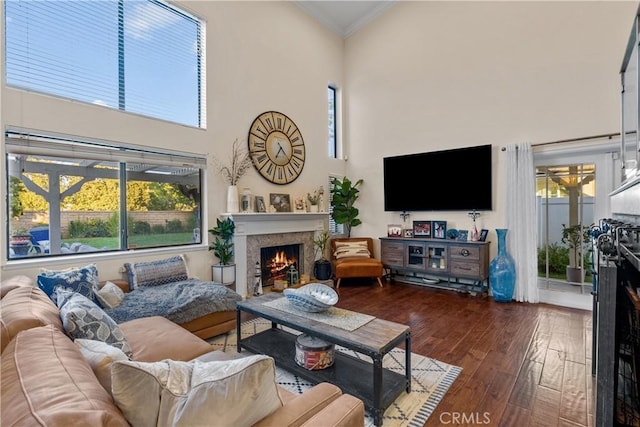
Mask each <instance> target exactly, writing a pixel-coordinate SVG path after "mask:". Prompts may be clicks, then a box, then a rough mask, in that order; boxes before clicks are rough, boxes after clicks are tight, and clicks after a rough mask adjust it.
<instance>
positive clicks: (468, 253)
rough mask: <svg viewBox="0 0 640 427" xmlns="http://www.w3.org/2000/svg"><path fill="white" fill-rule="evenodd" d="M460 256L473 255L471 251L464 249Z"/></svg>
mask: <svg viewBox="0 0 640 427" xmlns="http://www.w3.org/2000/svg"><path fill="white" fill-rule="evenodd" d="M460 255H462V256H469V255H471V252H469V249H463V250H461V251H460Z"/></svg>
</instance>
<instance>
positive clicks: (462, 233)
mask: <svg viewBox="0 0 640 427" xmlns="http://www.w3.org/2000/svg"><path fill="white" fill-rule="evenodd" d="M468 238H469V230H458V237H457V238H456V240H461V241H463V242H466V241H467V239H468Z"/></svg>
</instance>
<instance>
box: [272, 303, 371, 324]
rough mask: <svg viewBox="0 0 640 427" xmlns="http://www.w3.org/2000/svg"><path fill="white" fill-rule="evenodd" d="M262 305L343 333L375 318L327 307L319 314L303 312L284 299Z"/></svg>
mask: <svg viewBox="0 0 640 427" xmlns="http://www.w3.org/2000/svg"><path fill="white" fill-rule="evenodd" d="M264 305H266V306H268V307H271V308H275V309H276V310H280V311H284V312H287V313H292V314H295V315H298V316H302V317H305V318H307V319H311V320H315V321H316V322H321V323H324V324H327V325H329V326H333V327H335V328H340V329H344V330H345V331H355V330H356V329H358V328H359V327H361V326H364V325H366V324H367V323H369V322H371V321H372V320H373V319H375V317H373V316H369V315H368V314H363V313H357V312H355V311H350V310H345V309H343V308H338V307H329V309H328V310H325V311H321V312H319V313H312V312H309V311H303V310H299V309H297V308H296V307H294V306H293V305H291V303H290V302H289V300H288V299H287V298H286V297H281V298H277V299H274V300H273V301H268V302H265V303H264Z"/></svg>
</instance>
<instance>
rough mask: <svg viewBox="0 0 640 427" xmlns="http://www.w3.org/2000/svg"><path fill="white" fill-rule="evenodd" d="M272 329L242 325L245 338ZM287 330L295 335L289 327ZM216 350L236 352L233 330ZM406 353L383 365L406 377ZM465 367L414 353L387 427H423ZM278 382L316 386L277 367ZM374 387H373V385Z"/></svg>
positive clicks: (217, 341) (397, 351) (216, 341)
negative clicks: (408, 382) (408, 386)
mask: <svg viewBox="0 0 640 427" xmlns="http://www.w3.org/2000/svg"><path fill="white" fill-rule="evenodd" d="M270 327H271V322H270V321H267V320H265V319H255V320H251V321H248V322H245V323H243V324H242V335H243V337H247V336H250V335H253V334H254V333H257V332H260V331H263V330H265V329H268V328H270ZM285 330H287V331H290V332H293V333H295V331H292V330H290V329H288V328H285ZM209 343H210V344H211V345H212V346H213V347H214V348H215V349H216V350H222V351H225V352H230V353H237V350H236V334H235V331H231V332H230V333H229V334H227V335H222V336H218V337H215V338H212V339H210V340H209ZM336 351H341V352H344V353H347V354H350V355H352V356H354V357H358V358H362V359H363V360H368V361H370V360H371V359H370V358H368V357H367V356H363V355H360V354H358V353H356V352H354V351H352V350H347V349H345V348H343V347H340V346H336ZM404 361H405V352H404V350H403V349H401V348H398V347H396V348H394V349H393V350H391V351H390V352H389V353H387V355H386V356H385V357H384V360H383V366H384V367H385V368H387V369H391V370H392V371H394V372H398V373H400V374H404V371H405V369H404V367H405V364H404ZM460 372H462V368H460V367H457V366H453V365H449V364H446V363H443V362H440V361H438V360H435V359H432V358H429V357H425V356H420V355H419V354H415V353H411V393H406V392H403V393H402V394H401V395H400V396H398V398H397V399H396V400H395V402H393V404H392V405H391V406H389V408H387V410H386V411H385V413H384V418H383V422H382V423H383V426H384V427H401V426H411V427H418V426H422V425H424V423H425V422H426V421H427V418H429V416H430V415H431V414H432V413H433V411H434V410H435V408H436V406H438V403H440V401H441V400H442V398H443V397H444V395H445V394H446V393H447V390H448V389H449V387H450V386H451V384H453V382H454V381H455V379H456V378H457V377H458V375H459V374H460ZM276 380H277V381H278V384H280V385H281V386H282V387H284V388H286V389H287V390H290V391H292V392H294V393H300V394H301V393H303V392H304V391H305V390H307V389H309V388H311V387H312V386H313V385H312V384H311V383H309V382H307V381H306V380H304V379H302V378H300V377H298V376H297V375H293V374H290V373H289V372H287V371H285V370H283V369H280V368H278V367H276ZM372 387H373V385H372ZM365 425H366V426H367V427H373V426H374V423H373V418H372V417H371V416H370V414H369V413H367V414H366V420H365Z"/></svg>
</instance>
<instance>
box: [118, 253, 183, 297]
mask: <svg viewBox="0 0 640 427" xmlns="http://www.w3.org/2000/svg"><path fill="white" fill-rule="evenodd" d="M124 266H125V268H126V269H127V274H128V276H129V286H131V289H135V288H137V287H138V286H157V285H164V284H166V283H171V282H178V281H180V280H187V279H188V278H189V276H188V273H187V264H186V262H185V260H184V257H183V256H182V255H178V256H174V257H171V258H166V259H161V260H157V261H148V262H136V263H130V262H128V263H126V264H125V265H124Z"/></svg>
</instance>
